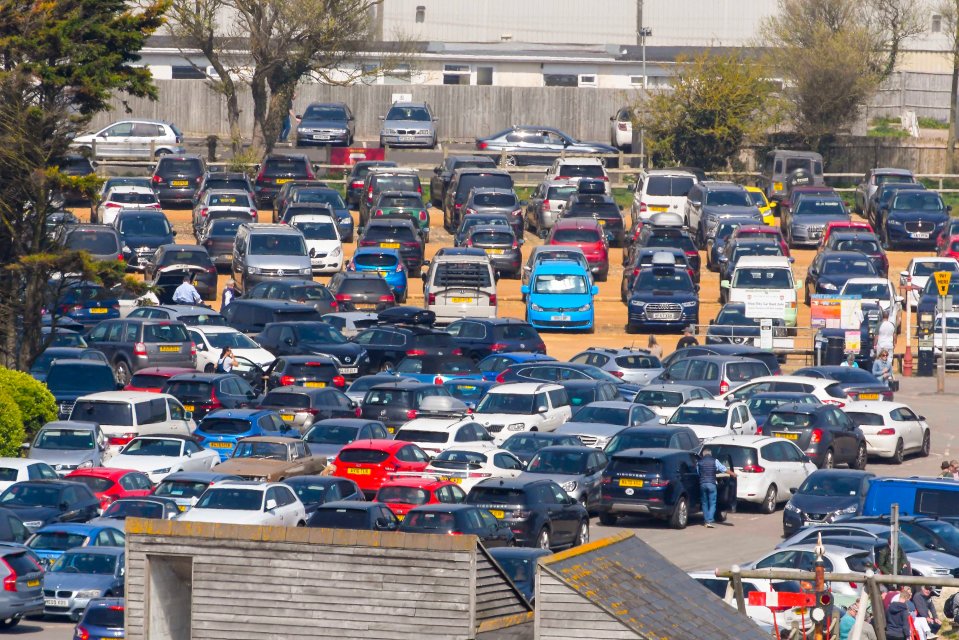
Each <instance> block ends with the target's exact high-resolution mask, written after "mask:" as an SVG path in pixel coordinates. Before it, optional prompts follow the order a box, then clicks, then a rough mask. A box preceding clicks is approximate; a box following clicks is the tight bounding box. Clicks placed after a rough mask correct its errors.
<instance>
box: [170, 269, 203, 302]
mask: <svg viewBox="0 0 959 640" xmlns="http://www.w3.org/2000/svg"><path fill="white" fill-rule="evenodd" d="M201 302H203V298H202V297H201V296H200V292H199V291H197V290H196V287H194V286H193V283H192V282H190V276H188V275H187V276H183V284H181V285H180V286H179V287H177V288H176V291H174V292H173V304H200V303H201Z"/></svg>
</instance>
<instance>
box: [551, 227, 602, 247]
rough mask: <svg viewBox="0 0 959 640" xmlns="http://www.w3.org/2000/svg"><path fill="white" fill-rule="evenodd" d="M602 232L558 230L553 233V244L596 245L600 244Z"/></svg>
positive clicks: (592, 230) (572, 229) (573, 229)
mask: <svg viewBox="0 0 959 640" xmlns="http://www.w3.org/2000/svg"><path fill="white" fill-rule="evenodd" d="M601 237H602V236H601V235H600V232H599V231H597V230H596V229H578V228H571V229H557V230H556V231H554V232H553V242H568V243H572V244H576V243H579V242H585V243H594V242H599V241H600V238H601Z"/></svg>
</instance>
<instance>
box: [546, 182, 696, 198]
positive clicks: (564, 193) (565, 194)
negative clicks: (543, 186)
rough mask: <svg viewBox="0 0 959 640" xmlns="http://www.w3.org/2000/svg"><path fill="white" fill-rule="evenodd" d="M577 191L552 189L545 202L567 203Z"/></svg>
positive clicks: (547, 193)
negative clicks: (558, 201)
mask: <svg viewBox="0 0 959 640" xmlns="http://www.w3.org/2000/svg"><path fill="white" fill-rule="evenodd" d="M577 189H578V187H577V186H576V185H572V186H569V187H550V188H549V189H548V190H547V191H546V197H545V198H543V199H544V200H562V201H563V202H566V201H567V200H569V197H570V196H571V195H573V194H574V193H576V191H577ZM684 195H685V194H684Z"/></svg>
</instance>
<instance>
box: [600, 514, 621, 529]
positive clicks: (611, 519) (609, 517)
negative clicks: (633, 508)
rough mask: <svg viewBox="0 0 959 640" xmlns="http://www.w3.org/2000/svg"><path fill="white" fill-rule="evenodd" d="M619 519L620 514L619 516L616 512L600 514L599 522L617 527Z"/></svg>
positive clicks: (606, 525)
mask: <svg viewBox="0 0 959 640" xmlns="http://www.w3.org/2000/svg"><path fill="white" fill-rule="evenodd" d="M617 520H619V516H617V515H616V514H615V513H601V514H599V523H600V524H601V525H603V526H604V527H615V526H616V521H617Z"/></svg>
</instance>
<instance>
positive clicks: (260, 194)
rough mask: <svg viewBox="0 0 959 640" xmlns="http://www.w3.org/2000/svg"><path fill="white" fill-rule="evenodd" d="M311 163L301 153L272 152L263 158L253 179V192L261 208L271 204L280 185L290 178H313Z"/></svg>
mask: <svg viewBox="0 0 959 640" xmlns="http://www.w3.org/2000/svg"><path fill="white" fill-rule="evenodd" d="M315 178H316V176H315V175H314V174H313V165H311V164H310V159H309V158H308V157H306V156H305V155H303V154H296V155H281V154H278V153H272V154H270V155H268V156H267V157H266V158H264V159H263V162H262V163H261V164H260V167H259V171H258V172H257V174H256V179H255V180H254V181H253V192H254V193H255V194H256V198H257V201H258V202H259V205H260V207H261V208H267V207H272V206H273V198H274V197H276V192H277V191H279V189H280V186H281V185H282V184H283V183H285V182H288V181H290V180H313V179H315Z"/></svg>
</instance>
